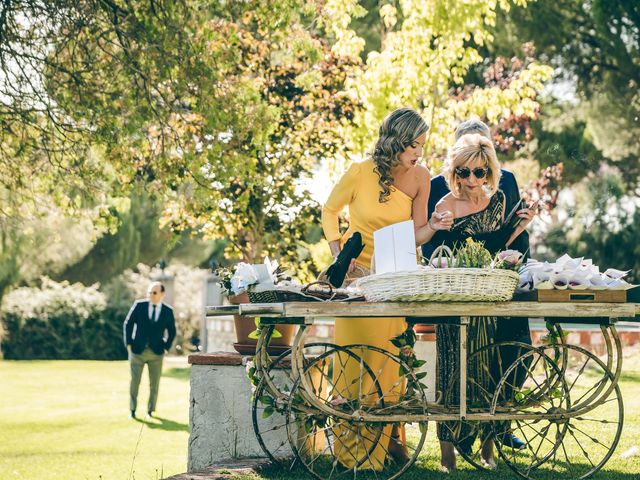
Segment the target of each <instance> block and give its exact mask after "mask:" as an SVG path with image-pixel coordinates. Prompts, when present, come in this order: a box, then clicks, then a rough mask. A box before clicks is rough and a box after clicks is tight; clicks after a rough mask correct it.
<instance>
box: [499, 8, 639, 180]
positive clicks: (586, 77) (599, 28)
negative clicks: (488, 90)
mask: <svg viewBox="0 0 640 480" xmlns="http://www.w3.org/2000/svg"><path fill="white" fill-rule="evenodd" d="M495 35H496V42H495V44H494V48H493V52H497V53H503V54H509V53H510V52H513V51H514V49H515V47H516V46H517V45H519V43H521V42H522V41H528V40H531V39H535V44H536V47H537V52H538V55H537V56H538V58H540V59H541V60H542V61H547V62H550V63H551V64H552V65H554V66H555V67H556V72H557V75H556V76H557V78H556V80H557V81H558V82H561V83H562V84H564V85H565V88H564V90H565V91H566V90H567V88H566V85H567V84H569V85H571V86H572V87H573V88H574V89H575V92H574V100H573V104H570V105H566V106H564V108H563V109H564V110H565V111H566V114H563V116H564V117H565V118H567V117H569V118H568V119H567V120H568V122H566V124H565V125H566V129H568V130H569V131H570V132H568V133H567V136H570V137H573V140H572V143H573V144H574V145H575V143H576V142H577V143H580V144H582V145H584V146H585V149H584V150H583V149H580V150H578V151H575V150H574V151H573V154H570V155H569V158H566V159H565V160H564V163H565V167H566V171H567V173H568V174H571V173H572V172H576V174H577V173H579V172H584V167H585V165H584V159H585V157H590V158H591V162H592V163H594V162H595V163H597V162H598V161H600V160H602V159H604V160H607V161H609V162H610V163H612V164H615V165H616V166H617V167H618V168H620V169H621V170H622V171H624V172H625V173H626V175H625V177H626V181H627V182H628V184H629V187H630V188H634V187H635V186H637V182H638V180H639V179H640V177H639V176H638V174H639V173H640V172H639V170H638V167H637V165H638V158H639V157H640V145H639V144H638V142H637V141H636V140H635V139H637V138H638V136H639V135H640V128H639V127H638V121H637V119H638V117H639V116H640V94H639V93H638V92H639V90H638V84H639V82H640V4H638V2H636V1H633V0H620V1H616V2H611V1H607V0H586V1H582V0H539V1H537V2H533V3H532V4H531V5H530V6H529V7H528V8H526V9H524V8H517V10H516V11H515V12H514V14H513V15H509V16H507V15H500V17H499V20H498V22H497V26H496V28H495ZM569 91H571V89H569ZM576 117H579V118H578V119H577V120H578V124H577V129H576V128H575V126H576V122H575V121H574V119H575V118H576ZM553 122H554V123H555V125H554V127H552V130H553V134H554V135H555V134H557V133H558V132H559V130H560V128H559V127H560V125H559V123H560V122H559V121H558V120H557V119H555V118H554V119H553ZM543 123H544V122H543ZM580 124H582V126H580ZM580 132H581V134H580V137H581V138H580V139H577V138H576V134H578V133H580ZM552 136H553V135H552ZM550 141H553V140H552V139H551V140H550ZM589 144H591V145H592V146H593V147H595V148H596V149H597V150H598V151H599V154H596V153H595V152H594V151H593V148H591V147H590V146H589ZM561 148H562V147H561ZM572 157H573V159H576V160H578V161H577V163H576V164H575V167H574V165H573V162H572V161H571V160H572ZM577 176H578V175H576V177H577Z"/></svg>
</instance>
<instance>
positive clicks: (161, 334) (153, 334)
mask: <svg viewBox="0 0 640 480" xmlns="http://www.w3.org/2000/svg"><path fill="white" fill-rule="evenodd" d="M164 294H165V291H164V285H163V284H162V283H160V282H153V283H151V284H150V285H149V289H148V290H147V296H148V298H149V299H148V300H136V301H135V302H134V304H133V306H132V307H131V310H129V313H128V314H127V318H126V319H125V321H124V327H123V330H124V343H125V345H126V347H127V351H128V352H129V365H130V367H131V385H130V388H129V409H130V411H131V413H130V415H129V418H136V406H137V403H138V387H139V386H140V379H141V378H142V370H143V369H144V366H145V364H146V365H147V368H148V370H149V390H150V391H149V403H148V404H147V414H148V416H149V417H152V416H153V414H154V412H155V410H156V402H157V400H158V388H159V386H160V375H161V374H162V360H163V358H164V352H165V351H168V350H169V349H170V348H171V344H172V343H173V339H174V338H175V336H176V324H175V319H174V317H173V309H172V308H171V307H170V306H169V305H166V304H164V303H162V299H163V298H164Z"/></svg>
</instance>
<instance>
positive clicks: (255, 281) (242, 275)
mask: <svg viewBox="0 0 640 480" xmlns="http://www.w3.org/2000/svg"><path fill="white" fill-rule="evenodd" d="M277 269H278V262H277V261H273V262H272V261H270V260H269V257H265V258H264V263H262V264H255V265H250V264H248V263H244V262H240V263H239V264H238V265H237V266H236V271H235V273H234V274H233V276H232V277H231V291H232V292H233V293H234V294H235V295H238V294H239V293H242V292H244V291H246V290H247V289H248V288H249V287H250V286H252V285H256V286H258V285H259V286H262V287H266V289H267V290H268V289H272V288H273V287H274V285H275V283H276V270H277Z"/></svg>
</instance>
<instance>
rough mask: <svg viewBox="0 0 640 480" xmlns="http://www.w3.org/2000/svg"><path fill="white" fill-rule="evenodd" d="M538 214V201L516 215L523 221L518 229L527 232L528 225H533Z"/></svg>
mask: <svg viewBox="0 0 640 480" xmlns="http://www.w3.org/2000/svg"><path fill="white" fill-rule="evenodd" d="M537 214H538V201H537V200H536V201H535V202H533V204H532V205H531V206H529V207H527V208H523V209H522V210H518V211H517V212H516V215H518V216H519V217H520V218H521V219H522V220H520V223H519V224H518V229H520V230H525V229H526V228H527V225H529V224H530V223H531V221H532V220H533V217H535V216H536V215H537Z"/></svg>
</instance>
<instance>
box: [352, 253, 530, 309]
mask: <svg viewBox="0 0 640 480" xmlns="http://www.w3.org/2000/svg"><path fill="white" fill-rule="evenodd" d="M435 254H436V252H434V255H435ZM432 259H433V256H432ZM519 280H520V276H519V275H518V273H517V272H514V271H512V270H502V269H491V268H427V269H424V270H418V271H411V272H394V273H383V274H380V275H369V276H368V277H362V278H360V279H359V280H358V281H357V282H356V286H357V288H359V289H361V290H362V292H363V293H364V296H365V298H366V299H367V301H369V302H419V301H438V302H474V301H475V302H480V301H482V302H500V301H507V300H511V298H512V297H513V293H514V292H515V290H516V287H517V286H518V282H519Z"/></svg>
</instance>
